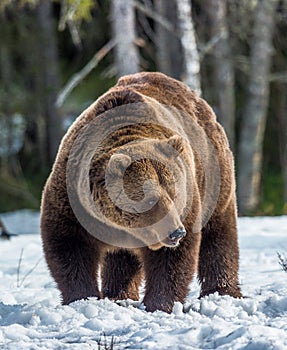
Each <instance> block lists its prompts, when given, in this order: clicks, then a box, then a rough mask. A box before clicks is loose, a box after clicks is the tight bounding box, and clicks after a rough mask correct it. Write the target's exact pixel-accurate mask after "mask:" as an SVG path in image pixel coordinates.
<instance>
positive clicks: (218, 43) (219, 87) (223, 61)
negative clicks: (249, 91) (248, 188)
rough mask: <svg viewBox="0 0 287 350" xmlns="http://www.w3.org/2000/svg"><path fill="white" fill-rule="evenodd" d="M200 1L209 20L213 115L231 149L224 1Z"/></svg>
mask: <svg viewBox="0 0 287 350" xmlns="http://www.w3.org/2000/svg"><path fill="white" fill-rule="evenodd" d="M204 3H205V10H206V12H207V14H208V19H209V23H210V27H209V29H210V36H211V40H212V41H213V42H214V43H215V44H214V46H213V48H212V55H213V72H214V80H213V81H214V83H213V87H214V91H215V100H216V101H215V105H216V110H217V116H218V120H219V122H220V123H221V125H222V126H223V127H224V129H225V131H226V133H227V136H228V139H229V143H230V145H231V148H232V149H234V143H235V140H234V130H235V125H234V124H235V112H234V111H235V97H234V69H233V63H232V55H231V46H230V38H229V30H228V25H227V18H226V10H227V8H226V7H227V1H226V0H208V1H205V2H204Z"/></svg>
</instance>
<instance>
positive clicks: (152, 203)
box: [148, 197, 158, 206]
mask: <svg viewBox="0 0 287 350" xmlns="http://www.w3.org/2000/svg"><path fill="white" fill-rule="evenodd" d="M157 202H158V198H157V197H154V198H150V199H149V200H148V205H152V206H154V205H155V204H156V203H157Z"/></svg>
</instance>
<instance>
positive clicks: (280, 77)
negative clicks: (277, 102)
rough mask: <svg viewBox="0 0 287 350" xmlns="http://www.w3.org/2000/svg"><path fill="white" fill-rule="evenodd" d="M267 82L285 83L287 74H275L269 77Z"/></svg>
mask: <svg viewBox="0 0 287 350" xmlns="http://www.w3.org/2000/svg"><path fill="white" fill-rule="evenodd" d="M269 81H270V82H274V81H280V82H282V83H287V72H277V73H273V74H270V75H269Z"/></svg>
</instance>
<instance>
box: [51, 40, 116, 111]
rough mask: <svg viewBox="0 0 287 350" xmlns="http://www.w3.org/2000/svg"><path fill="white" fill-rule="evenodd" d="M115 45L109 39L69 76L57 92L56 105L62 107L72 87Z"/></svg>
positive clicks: (113, 41)
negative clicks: (78, 69)
mask: <svg viewBox="0 0 287 350" xmlns="http://www.w3.org/2000/svg"><path fill="white" fill-rule="evenodd" d="M115 45H116V42H115V40H110V41H109V42H108V43H107V44H105V45H104V46H103V47H102V48H101V49H100V50H99V51H98V52H97V53H96V54H95V55H94V56H93V57H92V59H91V60H90V61H89V62H88V63H87V64H86V65H85V66H84V68H83V69H82V70H80V71H79V72H78V73H76V74H74V75H73V76H72V77H71V79H70V80H69V81H68V82H67V84H66V85H65V86H64V87H63V88H62V89H61V91H60V92H59V93H58V96H57V99H56V107H58V108H60V107H62V105H63V103H64V101H65V100H66V98H67V97H68V96H69V95H70V93H71V92H72V91H73V89H74V88H75V87H76V86H77V85H79V83H80V82H81V81H82V80H83V79H84V78H85V77H86V76H87V75H88V74H89V73H90V72H91V71H92V70H93V69H94V68H95V67H96V66H97V65H98V64H99V62H100V61H101V60H102V59H103V58H104V57H105V56H106V55H107V54H108V53H109V52H110V51H111V50H112V48H113V47H114V46H115Z"/></svg>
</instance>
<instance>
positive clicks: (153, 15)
mask: <svg viewBox="0 0 287 350" xmlns="http://www.w3.org/2000/svg"><path fill="white" fill-rule="evenodd" d="M134 6H135V8H136V9H137V10H139V11H141V12H143V13H144V14H145V15H146V16H148V17H150V18H152V19H153V20H154V21H156V22H158V23H159V24H161V25H162V26H163V27H164V28H165V29H167V30H169V31H170V32H172V33H173V34H175V35H177V36H179V33H176V32H175V28H174V25H173V24H172V23H170V22H169V21H167V20H166V19H165V18H164V17H162V16H161V15H160V14H158V13H157V12H156V11H154V10H152V9H151V8H149V7H146V6H144V5H143V4H141V3H140V2H139V1H137V0H134Z"/></svg>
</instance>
